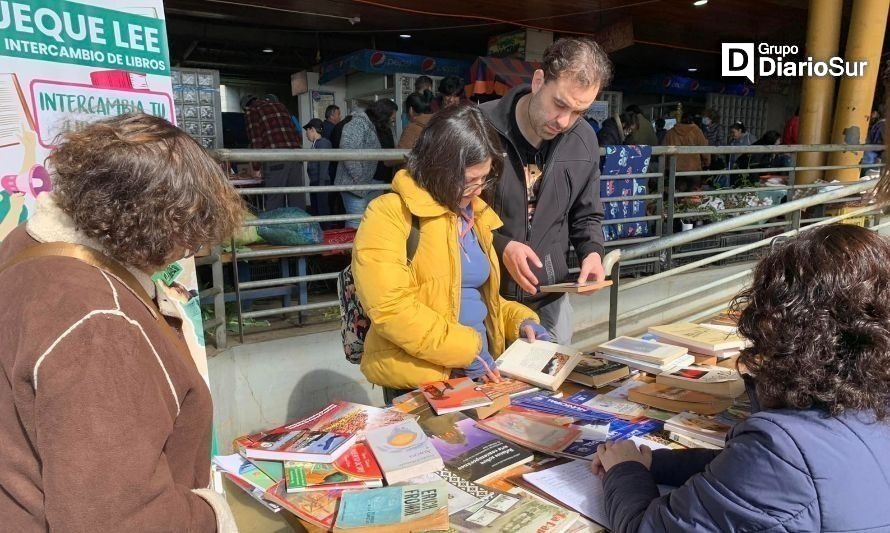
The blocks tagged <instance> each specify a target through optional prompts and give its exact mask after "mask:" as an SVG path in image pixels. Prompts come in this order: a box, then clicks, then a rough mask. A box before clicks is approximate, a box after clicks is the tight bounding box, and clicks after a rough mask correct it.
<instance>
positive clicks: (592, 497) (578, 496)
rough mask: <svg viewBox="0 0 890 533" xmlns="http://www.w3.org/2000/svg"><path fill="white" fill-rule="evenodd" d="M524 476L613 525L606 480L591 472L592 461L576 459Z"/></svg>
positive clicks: (581, 510) (558, 498)
mask: <svg viewBox="0 0 890 533" xmlns="http://www.w3.org/2000/svg"><path fill="white" fill-rule="evenodd" d="M522 477H523V478H524V479H525V480H526V481H528V482H529V483H531V484H532V485H534V486H536V487H538V488H539V489H541V490H542V491H544V492H546V493H547V494H549V495H550V496H552V497H553V498H555V499H556V500H558V501H560V502H562V503H563V504H564V505H566V506H568V507H570V508H572V509H574V510H576V511H578V512H579V513H581V514H583V515H584V516H586V517H588V518H590V519H591V520H593V521H595V522H597V523H599V524H602V525H603V526H605V527H606V528H608V527H609V521H608V518H607V517H606V509H605V499H604V497H603V482H602V480H601V479H600V478H599V476H595V475H593V473H591V471H590V462H589V461H572V462H570V463H565V464H562V465H559V466H554V467H553V468H548V469H547V470H541V471H540V472H531V473H528V474H523V475H522Z"/></svg>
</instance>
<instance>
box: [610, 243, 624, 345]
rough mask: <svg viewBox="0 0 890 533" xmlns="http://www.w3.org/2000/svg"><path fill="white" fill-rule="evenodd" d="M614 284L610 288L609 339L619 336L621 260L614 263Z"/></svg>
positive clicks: (612, 273) (612, 274)
mask: <svg viewBox="0 0 890 533" xmlns="http://www.w3.org/2000/svg"><path fill="white" fill-rule="evenodd" d="M610 276H611V277H612V286H611V287H610V288H609V340H612V339H614V338H615V337H617V336H618V284H619V283H620V281H621V280H620V277H621V260H620V259H619V260H618V261H615V264H614V265H612V272H611V273H610Z"/></svg>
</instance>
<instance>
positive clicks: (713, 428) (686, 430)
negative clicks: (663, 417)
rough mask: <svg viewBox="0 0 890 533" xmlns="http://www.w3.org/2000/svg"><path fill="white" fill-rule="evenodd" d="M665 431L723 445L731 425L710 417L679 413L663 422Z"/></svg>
mask: <svg viewBox="0 0 890 533" xmlns="http://www.w3.org/2000/svg"><path fill="white" fill-rule="evenodd" d="M664 429H665V431H669V432H672V433H676V434H678V435H685V436H687V437H691V438H693V439H696V440H700V441H703V442H706V443H708V444H711V445H713V446H719V447H721V448H722V447H723V446H724V444H725V443H726V436H727V435H728V434H729V431H730V430H731V429H732V426H731V425H729V424H726V423H723V422H721V421H718V420H715V419H714V418H712V417H708V416H702V415H697V414H694V413H680V414H678V415H677V416H675V417H673V418H671V419H670V420H668V421H667V422H665V423H664Z"/></svg>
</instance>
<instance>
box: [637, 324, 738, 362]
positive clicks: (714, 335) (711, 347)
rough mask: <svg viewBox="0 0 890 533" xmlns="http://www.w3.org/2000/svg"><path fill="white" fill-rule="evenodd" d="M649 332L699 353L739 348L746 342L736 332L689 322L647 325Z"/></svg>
mask: <svg viewBox="0 0 890 533" xmlns="http://www.w3.org/2000/svg"><path fill="white" fill-rule="evenodd" d="M649 333H652V334H653V335H655V336H656V337H658V338H659V339H660V340H661V341H663V342H668V343H674V344H677V345H680V346H684V347H686V348H689V349H692V350H695V351H696V352H699V353H704V354H712V355H716V354H718V353H720V352H722V351H724V350H740V349H742V348H745V347H746V346H747V344H748V343H747V341H746V340H745V338H744V337H742V336H740V335H738V334H736V333H729V332H726V331H721V330H718V329H715V328H710V327H707V326H703V325H701V324H693V323H691V322H677V323H674V324H665V325H661V326H651V327H649Z"/></svg>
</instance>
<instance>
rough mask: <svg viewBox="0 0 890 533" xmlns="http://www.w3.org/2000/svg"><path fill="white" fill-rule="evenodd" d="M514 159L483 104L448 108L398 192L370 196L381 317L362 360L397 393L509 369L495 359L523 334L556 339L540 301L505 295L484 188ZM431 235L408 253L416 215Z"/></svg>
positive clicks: (362, 230)
mask: <svg viewBox="0 0 890 533" xmlns="http://www.w3.org/2000/svg"><path fill="white" fill-rule="evenodd" d="M501 168H503V149H502V148H501V144H500V141H499V140H498V136H497V133H496V132H495V131H494V129H493V128H492V127H491V125H490V124H489V123H488V121H487V120H486V119H485V118H484V117H483V115H482V113H481V112H480V111H479V110H478V109H477V108H476V107H474V106H457V107H450V108H446V109H445V110H443V111H441V112H439V113H438V114H436V115H435V116H434V117H433V118H432V119H431V120H430V122H429V124H428V125H427V127H426V129H424V131H423V132H422V133H421V135H420V138H419V139H418V141H417V144H416V145H415V146H414V149H413V150H412V151H411V153H410V154H409V155H408V159H407V161H406V170H402V171H400V172H399V173H398V174H397V175H396V177H395V179H394V180H393V192H392V193H390V194H385V195H383V196H381V197H379V198H377V199H376V200H374V201H373V202H371V204H370V205H369V206H368V209H367V211H365V215H364V218H363V219H362V222H361V225H360V226H359V229H358V233H357V234H356V237H355V247H354V250H353V258H352V269H353V274H354V276H355V284H356V290H357V291H358V296H359V300H360V301H361V303H362V306H363V307H364V309H365V311H366V313H367V315H368V317H369V318H370V320H371V328H370V330H369V331H368V334H367V337H366V339H365V346H364V355H363V356H362V364H361V369H362V372H363V373H364V374H365V376H366V377H367V378H368V381H370V382H371V383H375V384H378V385H382V386H383V387H384V393H385V396H386V400H387V402H389V401H390V400H391V399H392V398H393V397H394V396H395V395H397V394H399V393H401V392H403V391H405V390H408V389H414V388H416V387H417V386H418V385H420V384H423V383H427V382H430V381H438V380H443V379H448V378H449V377H451V376H452V375H467V376H470V377H472V378H481V379H483V380H497V379H499V378H500V375H499V374H498V372H497V367H496V366H495V365H494V360H493V359H494V358H496V357H497V356H499V355H500V354H501V353H502V352H503V351H504V349H505V347H506V346H507V344H508V343H511V342H513V341H514V340H516V339H517V338H519V336H520V335H522V336H524V337H526V338H528V339H535V338H538V339H545V340H549V334H548V333H547V332H546V331H545V330H544V329H543V328H542V327H541V326H540V325H539V324H538V317H537V316H536V315H535V313H534V312H533V311H532V310H531V309H529V308H527V307H525V306H524V305H522V304H519V303H516V302H511V301H507V300H504V299H503V298H501V296H500V294H499V292H498V288H499V287H500V268H499V262H498V257H497V255H496V253H495V250H494V247H493V246H492V231H493V230H495V229H497V228H499V227H500V226H501V221H500V219H499V218H498V216H497V214H496V213H495V212H494V210H492V209H491V208H490V207H489V206H488V205H487V204H486V203H485V202H484V201H483V200H482V199H481V198H480V197H479V196H480V194H481V193H482V192H483V191H484V190H485V189H486V188H488V187H489V186H491V185H492V184H493V182H494V179H495V178H496V176H498V174H499V173H500V170H501ZM414 217H416V218H417V219H418V221H419V229H420V238H419V243H418V246H417V250H416V252H415V254H414V258H413V260H412V261H411V262H410V263H409V261H408V257H407V255H408V254H407V240H408V235H409V233H410V231H411V227H412V218H414Z"/></svg>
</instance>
